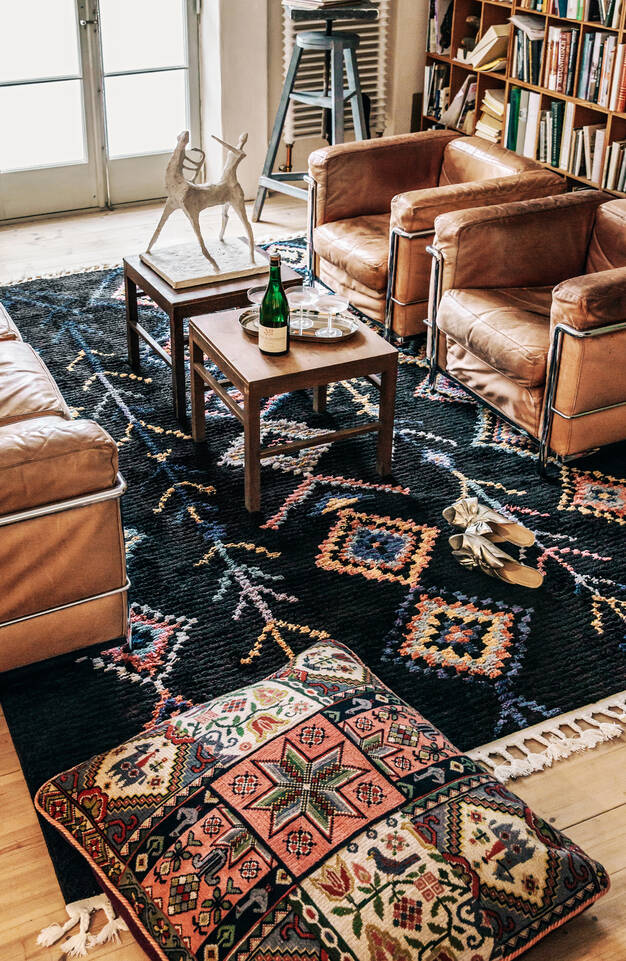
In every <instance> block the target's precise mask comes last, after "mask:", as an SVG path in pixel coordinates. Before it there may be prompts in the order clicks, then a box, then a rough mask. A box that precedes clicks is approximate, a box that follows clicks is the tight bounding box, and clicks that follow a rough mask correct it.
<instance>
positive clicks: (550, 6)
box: [521, 0, 622, 30]
mask: <svg viewBox="0 0 626 961" xmlns="http://www.w3.org/2000/svg"><path fill="white" fill-rule="evenodd" d="M521 6H522V7H524V8H525V9H526V10H536V11H537V13H547V14H548V16H551V17H564V18H565V19H567V20H581V21H583V20H584V21H585V23H601V24H602V26H603V27H612V28H613V29H614V30H615V29H616V28H617V27H618V26H619V17H620V12H621V6H622V0H522V3H521Z"/></svg>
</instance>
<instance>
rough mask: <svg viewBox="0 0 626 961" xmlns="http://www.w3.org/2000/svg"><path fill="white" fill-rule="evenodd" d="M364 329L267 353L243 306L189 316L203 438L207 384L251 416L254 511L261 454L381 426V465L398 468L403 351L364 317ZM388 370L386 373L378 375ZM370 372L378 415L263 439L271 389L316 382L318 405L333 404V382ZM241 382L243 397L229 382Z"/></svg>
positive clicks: (195, 404) (199, 437) (195, 418)
mask: <svg viewBox="0 0 626 961" xmlns="http://www.w3.org/2000/svg"><path fill="white" fill-rule="evenodd" d="M358 328H359V329H358V331H357V333H356V334H355V335H354V336H353V337H351V338H350V339H349V340H347V341H346V342H345V343H344V344H316V343H308V342H307V343H303V342H298V341H295V342H294V341H292V343H291V349H290V351H289V353H288V354H286V355H285V356H284V357H269V356H267V355H266V354H262V353H261V351H260V350H259V348H258V344H257V342H256V340H253V339H252V338H250V337H249V336H248V335H247V334H244V332H243V330H242V329H241V325H240V324H239V311H230V312H228V313H225V314H221V315H220V317H219V323H217V322H216V318H215V317H198V318H197V319H195V320H192V321H190V324H189V350H190V357H191V425H192V435H193V439H194V441H195V442H196V443H201V442H202V441H204V440H205V438H206V413H205V402H204V396H205V390H207V389H209V390H212V391H214V392H215V393H216V394H217V396H218V397H219V398H220V399H221V400H222V401H223V403H224V404H226V406H227V407H228V409H229V410H230V411H231V412H232V413H233V414H234V415H235V417H237V418H238V420H239V421H240V422H241V423H242V424H243V429H244V458H245V464H244V477H245V503H246V507H247V508H248V510H249V511H258V510H259V508H260V506H261V460H262V458H264V457H276V456H277V455H279V454H290V453H292V452H293V451H297V450H301V449H303V448H305V447H318V446H319V445H321V444H330V443H332V442H333V441H337V440H342V439H344V438H346V437H356V436H357V435H359V434H365V433H369V432H370V431H376V432H377V433H378V449H377V463H376V468H377V470H378V473H379V474H382V475H383V476H386V475H387V474H389V473H390V472H391V456H392V448H393V418H394V409H395V398H396V380H397V374H398V351H397V350H396V349H395V347H392V346H391V344H389V343H387V341H385V340H383V338H382V337H381V336H380V335H379V334H377V333H375V332H374V331H373V330H370V329H369V327H366V325H365V324H362V323H360V322H358ZM205 358H206V359H207V360H208V362H209V363H210V364H215V366H216V367H217V368H218V370H219V371H221V373H222V374H223V375H224V378H225V379H223V380H217V379H216V378H215V377H214V376H213V375H212V374H211V373H209V371H208V370H207V369H206V367H205ZM378 374H380V377H377V376H376V375H378ZM353 377H367V378H368V379H369V380H370V381H372V383H374V384H376V386H377V387H378V388H379V390H380V406H379V414H378V420H375V421H369V422H368V423H366V424H359V425H358V426H356V427H348V428H345V429H343V430H335V431H329V432H328V433H325V434H320V435H317V436H316V437H313V438H306V439H304V440H297V441H291V442H289V443H285V444H277V445H272V446H271V447H261V414H260V405H261V400H262V398H263V397H271V396H272V395H273V394H279V393H287V392H288V391H292V390H300V389H302V388H311V387H312V388H313V392H314V408H315V410H317V411H324V410H325V409H326V388H327V386H328V384H334V383H336V382H337V381H342V380H350V379H352V378H353ZM231 385H232V386H234V387H236V388H237V390H238V391H239V392H240V393H241V395H242V396H243V405H239V404H238V403H237V402H236V401H235V400H233V398H232V397H231V396H230V394H229V393H228V391H227V390H226V388H227V387H229V386H231Z"/></svg>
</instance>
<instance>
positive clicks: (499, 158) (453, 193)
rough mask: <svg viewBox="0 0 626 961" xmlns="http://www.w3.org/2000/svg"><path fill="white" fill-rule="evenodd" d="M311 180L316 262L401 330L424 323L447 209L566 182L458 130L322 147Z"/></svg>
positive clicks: (543, 192) (369, 311)
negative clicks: (439, 227) (436, 238)
mask: <svg viewBox="0 0 626 961" xmlns="http://www.w3.org/2000/svg"><path fill="white" fill-rule="evenodd" d="M309 184H310V191H311V192H310V202H309V254H310V257H311V261H310V265H309V266H310V269H311V270H312V271H313V272H314V273H315V274H316V275H317V276H319V278H320V279H321V280H322V281H324V283H325V284H327V285H328V286H329V287H330V288H331V289H332V290H334V291H335V292H336V293H341V294H343V295H344V296H346V297H347V298H348V300H349V301H350V303H351V304H352V305H353V306H354V307H356V308H357V309H358V310H360V311H362V312H363V313H364V314H366V315H367V316H368V317H371V318H373V319H374V320H376V321H379V322H380V323H384V324H385V327H386V331H387V333H388V334H391V333H393V334H395V335H396V336H397V337H407V336H411V335H413V334H416V333H419V332H421V331H423V330H424V319H425V317H426V312H427V306H428V284H429V277H430V257H429V255H428V253H427V252H426V247H427V246H428V245H429V244H430V243H432V239H433V235H434V222H435V217H436V216H437V215H438V214H441V213H444V212H445V211H450V210H464V209H466V208H468V207H481V206H484V205H485V204H497V203H503V202H506V201H508V200H524V199H526V198H529V197H546V196H549V195H550V194H559V193H563V192H564V190H565V181H564V180H563V179H562V178H561V177H559V176H558V175H557V174H554V173H552V172H550V171H547V170H545V169H544V168H543V167H541V166H540V165H539V164H537V163H536V162H535V161H534V160H529V159H527V158H525V157H519V156H518V155H517V154H515V153H512V152H511V151H509V150H504V149H503V148H502V147H498V146H495V145H492V144H488V143H487V142H486V141H485V140H481V139H480V138H479V137H462V136H460V135H459V134H457V133H454V132H451V131H449V130H426V131H423V132H421V133H415V134H408V135H404V136H399V137H385V138H382V139H378V140H366V141H361V142H359V143H349V144H341V145H338V146H335V147H327V148H324V149H322V150H317V151H315V152H314V153H312V154H311V156H310V157H309Z"/></svg>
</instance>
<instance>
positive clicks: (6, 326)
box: [0, 304, 22, 340]
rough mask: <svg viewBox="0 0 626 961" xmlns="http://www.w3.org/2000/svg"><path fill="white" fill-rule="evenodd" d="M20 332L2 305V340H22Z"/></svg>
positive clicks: (0, 308) (0, 332)
mask: <svg viewBox="0 0 626 961" xmlns="http://www.w3.org/2000/svg"><path fill="white" fill-rule="evenodd" d="M21 339H22V338H21V336H20V332H19V330H18V329H17V327H16V326H15V324H14V323H13V321H12V320H11V318H10V317H9V315H8V313H7V312H6V310H5V309H4V307H3V306H2V304H0V340H21Z"/></svg>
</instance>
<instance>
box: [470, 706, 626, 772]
mask: <svg viewBox="0 0 626 961" xmlns="http://www.w3.org/2000/svg"><path fill="white" fill-rule="evenodd" d="M607 717H609V718H612V719H613V720H611V721H606V720H602V718H607ZM619 721H621V722H623V723H624V722H626V695H625V694H618V695H615V696H614V697H609V698H606V700H604V701H599V702H598V703H597V704H591V705H588V706H587V707H584V708H581V709H580V710H579V711H572V712H570V713H569V714H563V715H561V716H560V717H556V718H554V717H553V718H551V719H550V720H549V721H546V722H545V723H542V724H537V725H535V726H534V727H530V728H527V729H526V730H524V731H518V732H517V733H516V734H512V735H511V736H510V737H508V738H501V739H500V740H499V741H493V742H492V743H491V744H484V745H482V746H481V747H479V748H475V750H473V751H470V752H469V756H470V757H471V758H473V759H474V760H475V761H480V762H481V763H482V764H485V765H486V766H488V767H490V768H491V769H492V771H493V774H494V777H496V778H497V780H499V781H501V782H502V783H503V784H505V783H506V782H507V781H508V780H510V779H512V778H517V777H528V775H529V774H533V773H534V772H535V771H541V770H543V769H544V768H546V767H552V764H553V762H555V761H560V760H562V759H564V758H567V757H570V756H571V755H572V754H578V753H579V752H580V751H588V750H590V749H591V748H594V747H596V746H597V745H598V744H602V743H603V742H604V741H610V740H612V739H613V738H615V737H620V735H621V734H622V733H623V732H624V728H623V727H622V725H621V724H619V723H616V722H619ZM581 724H586V725H588V727H581ZM537 744H540V745H543V750H541V751H535V750H533V748H532V747H531V745H537ZM512 748H514V749H515V750H517V751H519V752H520V753H521V754H523V755H524V757H515V756H514V755H513V754H511V753H510V752H511V749H512Z"/></svg>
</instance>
